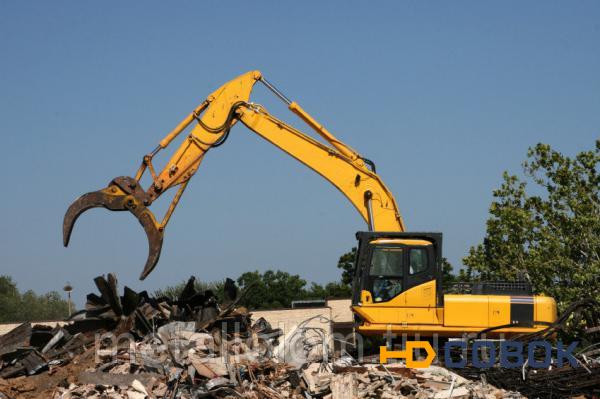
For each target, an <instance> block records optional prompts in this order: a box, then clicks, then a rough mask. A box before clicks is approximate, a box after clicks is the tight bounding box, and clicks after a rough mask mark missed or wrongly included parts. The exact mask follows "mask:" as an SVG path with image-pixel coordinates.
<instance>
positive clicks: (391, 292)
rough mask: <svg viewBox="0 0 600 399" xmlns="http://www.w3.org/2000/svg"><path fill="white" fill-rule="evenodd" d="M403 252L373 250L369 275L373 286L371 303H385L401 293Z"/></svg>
mask: <svg viewBox="0 0 600 399" xmlns="http://www.w3.org/2000/svg"><path fill="white" fill-rule="evenodd" d="M403 267H404V250H403V249H402V248H394V247H378V248H375V249H374V250H373V255H372V257H371V267H370V270H369V274H370V276H371V281H372V285H373V291H372V292H373V301H374V302H385V301H389V300H390V299H392V298H394V297H395V296H397V295H398V294H400V293H402V290H403V287H402V275H403V274H404V273H403Z"/></svg>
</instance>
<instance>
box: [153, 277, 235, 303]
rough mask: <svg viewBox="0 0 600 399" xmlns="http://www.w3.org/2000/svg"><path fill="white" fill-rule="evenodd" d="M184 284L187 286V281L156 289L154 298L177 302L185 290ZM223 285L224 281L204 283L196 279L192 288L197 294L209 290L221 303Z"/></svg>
mask: <svg viewBox="0 0 600 399" xmlns="http://www.w3.org/2000/svg"><path fill="white" fill-rule="evenodd" d="M186 284H187V281H182V282H181V283H179V284H175V285H170V286H167V287H165V288H161V289H158V290H156V291H154V296H155V297H156V298H160V297H166V298H169V299H172V300H177V299H178V298H179V296H180V295H181V293H182V291H183V289H184V288H185V285H186ZM224 284H225V281H224V280H219V281H210V282H206V281H201V280H198V279H197V278H196V280H195V281H194V288H195V289H196V291H197V292H205V291H208V290H210V291H212V292H213V294H215V296H216V297H217V300H218V301H219V302H223V286H224Z"/></svg>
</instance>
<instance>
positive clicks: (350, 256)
mask: <svg viewBox="0 0 600 399" xmlns="http://www.w3.org/2000/svg"><path fill="white" fill-rule="evenodd" d="M355 259H356V247H353V248H352V249H351V250H350V252H346V253H345V254H343V255H342V256H340V259H339V260H338V264H337V267H338V269H342V284H346V285H347V286H351V285H352V279H353V278H354V261H355Z"/></svg>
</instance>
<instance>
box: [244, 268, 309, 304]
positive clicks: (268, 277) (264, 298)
mask: <svg viewBox="0 0 600 399" xmlns="http://www.w3.org/2000/svg"><path fill="white" fill-rule="evenodd" d="M237 282H238V284H239V285H240V288H242V289H244V288H246V287H249V286H252V288H251V289H250V291H249V293H248V295H246V296H245V297H244V298H243V300H242V302H241V303H242V304H243V305H244V306H246V307H248V308H250V309H278V308H289V307H291V306H292V301H293V300H300V299H306V298H307V291H306V290H305V288H304V287H305V286H306V281H305V280H303V279H301V278H300V276H298V275H296V274H294V275H292V274H289V273H287V272H282V271H280V270H277V271H273V270H267V271H266V272H264V273H260V272H259V271H258V270H256V271H253V272H246V273H244V274H242V275H241V276H240V277H239V278H238V279H237Z"/></svg>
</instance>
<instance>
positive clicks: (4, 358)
mask: <svg viewBox="0 0 600 399" xmlns="http://www.w3.org/2000/svg"><path fill="white" fill-rule="evenodd" d="M95 283H96V286H97V287H98V290H99V295H97V294H89V295H88V296H87V303H86V308H85V310H84V311H82V312H80V313H78V314H76V315H75V316H74V317H73V318H72V320H70V321H69V322H68V323H66V324H64V325H62V326H57V327H55V328H50V327H44V326H36V325H34V326H32V325H31V324H29V323H24V324H22V325H21V326H19V327H17V328H15V329H14V330H13V331H11V332H10V333H8V334H6V335H4V336H1V337H0V399H16V398H25V399H37V398H55V399H58V398H65V399H67V398H110V399H120V398H125V399H144V398H180V399H192V398H205V397H220V398H224V397H227V398H252V399H255V398H256V399H257V398H268V399H276V398H277V399H279V398H330V399H346V398H347V399H350V398H403V397H409V398H471V397H477V398H486V399H492V398H503V397H512V398H520V397H522V396H521V395H520V394H519V393H514V392H510V391H507V390H503V389H498V388H496V387H494V386H492V385H491V384H488V383H486V382H485V380H482V379H479V378H476V379H475V380H469V379H466V378H463V377H461V376H459V375H457V374H455V373H453V372H451V371H449V370H447V369H444V368H442V367H437V366H431V367H429V368H427V369H409V368H406V367H404V366H403V365H402V364H390V365H385V366H384V365H380V364H377V363H374V364H359V363H358V362H357V361H356V360H355V359H354V358H352V357H351V356H349V355H348V354H346V353H344V352H342V353H337V354H336V353H334V351H333V349H332V348H333V345H332V343H331V342H330V338H329V337H328V335H327V334H326V328H320V327H318V326H317V327H315V325H314V321H315V320H314V319H309V320H306V321H305V322H303V323H300V325H299V326H297V327H296V328H295V329H293V330H292V331H289V332H285V333H284V332H283V331H281V330H279V329H273V328H272V327H271V326H270V325H269V323H268V322H267V321H266V320H265V319H262V318H260V319H258V320H256V321H254V322H253V321H252V318H251V314H250V313H249V312H248V311H247V310H246V309H244V308H243V307H241V306H239V302H240V299H241V298H243V297H244V295H247V294H250V293H251V292H247V291H248V290H244V291H243V292H241V293H238V292H237V291H238V290H237V287H236V286H235V284H234V283H233V281H231V280H227V282H226V283H225V287H224V295H223V296H224V298H225V300H224V302H223V303H218V301H217V298H216V296H215V294H214V293H212V292H210V291H206V292H197V291H196V289H195V288H194V279H193V278H191V279H190V280H189V281H188V283H187V285H186V286H185V288H184V289H183V291H182V292H181V294H180V295H179V296H178V297H177V298H176V299H172V298H154V297H151V296H149V295H148V294H147V293H146V292H140V293H138V292H135V291H133V290H131V289H130V288H128V287H125V288H124V291H123V294H122V295H119V294H118V291H117V280H116V278H115V276H114V275H112V274H109V275H108V276H107V278H105V277H97V278H96V279H95ZM321 319H322V318H321ZM311 321H312V322H313V323H312V324H311ZM316 321H317V322H318V321H324V320H319V319H317V320H316ZM375 361H376V360H375Z"/></svg>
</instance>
